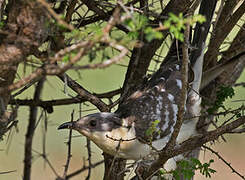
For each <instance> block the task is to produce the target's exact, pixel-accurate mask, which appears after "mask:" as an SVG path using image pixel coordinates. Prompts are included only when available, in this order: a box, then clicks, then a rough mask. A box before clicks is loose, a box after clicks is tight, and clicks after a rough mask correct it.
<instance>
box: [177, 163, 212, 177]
mask: <svg viewBox="0 0 245 180" xmlns="http://www.w3.org/2000/svg"><path fill="white" fill-rule="evenodd" d="M213 162H214V160H213V159H211V160H210V161H209V162H208V163H203V164H202V163H201V162H200V161H199V160H198V159H196V158H191V159H190V160H182V161H179V162H178V169H176V170H174V171H173V176H174V178H175V179H176V180H179V179H181V177H184V179H189V180H190V179H192V178H193V176H194V175H195V171H196V170H199V171H200V173H201V174H202V175H204V176H205V177H206V178H210V177H211V174H213V173H215V172H216V171H215V170H214V169H212V168H210V165H211V164H212V163H213Z"/></svg>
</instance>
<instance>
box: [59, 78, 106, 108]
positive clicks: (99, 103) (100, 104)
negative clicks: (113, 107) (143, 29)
mask: <svg viewBox="0 0 245 180" xmlns="http://www.w3.org/2000/svg"><path fill="white" fill-rule="evenodd" d="M58 77H59V78H60V79H61V80H62V81H63V82H64V83H66V82H67V85H68V86H69V87H70V88H71V89H72V90H73V91H75V92H76V93H77V94H78V95H79V96H81V97H83V98H84V99H86V100H87V101H89V102H91V103H92V104H93V105H95V106H96V107H97V108H98V109H99V110H100V111H102V112H108V111H109V110H110V109H109V107H108V105H106V104H105V103H104V102H103V101H101V100H100V99H99V98H98V97H96V96H95V95H93V94H91V93H90V92H88V91H87V90H86V89H84V88H83V87H82V86H81V85H80V84H78V83H77V82H76V81H74V80H73V79H71V78H70V77H69V76H68V75H67V74H61V75H58Z"/></svg>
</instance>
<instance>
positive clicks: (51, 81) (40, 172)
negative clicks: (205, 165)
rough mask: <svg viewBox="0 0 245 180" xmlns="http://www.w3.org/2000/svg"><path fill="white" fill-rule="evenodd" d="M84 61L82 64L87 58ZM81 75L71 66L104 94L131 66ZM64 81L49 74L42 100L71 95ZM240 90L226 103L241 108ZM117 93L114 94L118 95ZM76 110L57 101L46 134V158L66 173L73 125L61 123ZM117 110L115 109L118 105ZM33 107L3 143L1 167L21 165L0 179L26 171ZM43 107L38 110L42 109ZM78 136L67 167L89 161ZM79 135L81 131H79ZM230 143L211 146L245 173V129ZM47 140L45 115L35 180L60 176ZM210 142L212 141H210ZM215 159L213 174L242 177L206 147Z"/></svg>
mask: <svg viewBox="0 0 245 180" xmlns="http://www.w3.org/2000/svg"><path fill="white" fill-rule="evenodd" d="M86 62H87V61H86V60H85V61H84V62H83V63H86ZM127 63H128V62H127V60H124V62H121V64H125V65H126V64H127ZM30 71H31V68H27V71H26V73H28V72H30ZM79 72H80V74H78V73H76V72H74V71H69V72H68V74H69V75H71V76H72V77H73V78H74V79H75V80H77V82H78V83H80V84H81V85H82V86H84V87H85V88H86V89H88V90H89V91H91V92H96V93H102V92H106V91H110V90H114V89H118V88H120V87H121V86H122V83H123V79H124V76H125V72H126V68H125V67H122V66H119V65H112V66H111V67H110V68H106V69H99V70H83V71H79ZM19 73H20V74H23V67H21V68H20V69H19ZM244 80H245V73H243V75H242V77H241V78H240V79H239V80H238V82H242V81H244ZM63 90H64V85H63V83H62V82H61V81H60V80H59V79H58V78H56V77H48V78H47V81H46V83H45V87H44V90H43V95H42V99H43V100H51V99H59V98H68V97H69V96H68V95H66V94H65V93H64V92H63ZM235 91H236V95H235V97H234V98H233V99H232V100H229V101H227V103H226V106H227V107H232V108H235V107H239V106H240V105H241V104H242V103H244V100H245V91H244V88H241V87H238V88H236V89H235ZM32 92H33V88H30V89H29V90H28V91H26V92H24V93H23V94H22V95H21V96H18V98H25V99H31V98H32ZM68 93H69V94H71V95H76V94H75V93H73V92H72V90H70V89H68ZM115 99H116V98H114V100H115ZM234 100H243V101H240V102H233V101H234ZM89 109H94V107H93V106H92V105H91V104H89V103H85V104H83V105H82V110H83V111H86V112H83V113H82V115H86V114H88V113H93V112H96V110H93V111H87V110H89ZM73 110H74V111H75V114H74V115H75V119H77V118H78V117H79V104H75V105H67V106H56V107H54V112H53V113H52V114H48V131H47V134H46V152H47V158H48V160H49V161H50V163H51V164H52V166H53V167H54V169H55V171H56V172H57V173H58V174H59V175H60V176H62V175H63V171H64V165H65V163H66V156H67V146H66V144H65V142H66V141H67V138H68V133H69V131H68V130H62V131H58V130H57V127H58V125H59V124H61V123H63V122H65V121H69V120H70V117H71V112H72V111H73ZM113 111H115V109H113ZM28 112H29V108H28V107H23V106H22V107H20V108H19V111H18V121H19V122H18V128H17V129H12V130H11V132H10V133H9V134H8V135H7V136H6V137H5V138H4V141H1V142H0V172H3V171H10V170H16V171H15V172H12V173H9V174H0V180H17V179H22V174H23V159H24V157H23V154H24V142H25V133H26V129H27V122H28V118H29V114H28ZM40 112H41V110H40V109H39V114H40ZM73 135H74V136H75V137H74V138H73V139H72V158H71V162H70V167H69V171H68V172H73V171H74V170H77V169H79V168H81V167H83V166H84V165H87V164H88V163H87V161H86V160H87V151H86V139H85V138H84V137H82V136H80V135H79V134H78V133H77V132H73ZM77 135H79V136H77ZM226 139H227V143H224V142H223V141H222V140H221V139H219V142H218V141H216V143H215V146H212V148H214V149H215V150H216V151H218V152H219V153H220V155H221V156H222V157H223V158H224V159H226V160H227V161H228V162H230V163H231V165H232V166H233V167H234V168H235V169H236V170H237V171H239V172H240V173H242V174H245V163H244V162H245V156H244V151H245V141H244V134H241V135H229V136H226ZM43 141H44V120H43V119H42V120H41V121H40V123H39V124H38V127H37V129H36V133H35V136H34V145H33V166H32V179H35V180H43V179H45V180H54V179H55V177H56V175H55V174H54V172H53V171H52V170H51V168H50V167H49V165H48V164H47V162H45V161H44V160H43V158H42V157H40V154H38V153H37V151H38V152H39V153H42V152H43ZM208 145H209V144H208ZM101 153H102V152H101V150H99V149H98V148H97V147H96V146H95V145H94V144H92V161H93V162H97V161H99V160H102V155H101ZM211 158H212V159H214V161H215V163H213V164H212V166H211V167H212V168H213V169H215V170H216V171H217V173H215V174H214V175H213V176H212V178H211V179H215V180H223V179H232V180H235V179H240V178H239V177H238V176H237V175H235V174H234V173H231V170H230V169H229V168H228V167H227V166H226V165H225V164H224V163H223V162H221V161H220V160H218V159H217V157H215V155H213V154H211V153H210V152H208V151H206V152H202V153H201V156H200V160H201V161H203V162H208V161H209V160H210V159H211ZM86 175H87V173H86V172H84V173H82V174H80V175H78V176H76V177H75V178H73V179H74V180H78V179H79V180H80V179H85V177H86ZM102 177H103V165H100V166H98V167H96V168H95V169H93V170H92V177H91V179H92V180H93V179H95V180H97V179H102ZM196 179H197V180H201V179H206V178H205V177H204V176H200V175H199V174H198V173H197V177H196Z"/></svg>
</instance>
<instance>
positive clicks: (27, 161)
mask: <svg viewBox="0 0 245 180" xmlns="http://www.w3.org/2000/svg"><path fill="white" fill-rule="evenodd" d="M44 81H45V79H44V78H42V79H41V80H40V81H39V82H38V83H37V86H36V88H35V92H34V98H33V99H34V101H38V100H39V99H40V96H41V92H42V89H43V84H44ZM37 112H38V108H37V106H30V115H29V124H28V128H27V132H26V139H25V155H24V173H23V174H24V175H23V179H25V180H30V179H31V163H32V142H33V136H34V133H35V126H36V120H37Z"/></svg>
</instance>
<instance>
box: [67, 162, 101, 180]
mask: <svg viewBox="0 0 245 180" xmlns="http://www.w3.org/2000/svg"><path fill="white" fill-rule="evenodd" d="M102 163H104V160H102V161H98V162H96V163H94V164H91V165H90V166H83V167H82V168H81V169H78V170H76V171H74V172H72V173H71V174H68V175H67V176H66V177H67V180H68V179H70V178H72V177H73V176H76V175H78V174H80V173H82V172H84V171H86V170H88V169H89V168H95V167H97V166H99V165H101V164H102Z"/></svg>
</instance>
